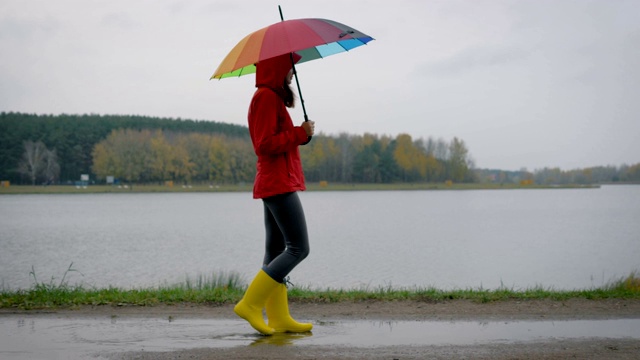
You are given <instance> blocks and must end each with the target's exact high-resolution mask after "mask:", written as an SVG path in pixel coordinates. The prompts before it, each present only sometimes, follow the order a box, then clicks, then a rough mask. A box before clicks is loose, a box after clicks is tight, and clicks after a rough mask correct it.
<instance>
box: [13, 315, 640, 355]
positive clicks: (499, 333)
mask: <svg viewBox="0 0 640 360" xmlns="http://www.w3.org/2000/svg"><path fill="white" fill-rule="evenodd" d="M0 334H1V336H0V358H2V359H27V358H28V359H51V358H83V357H86V358H92V359H96V358H98V359H99V358H100V357H99V356H100V354H103V355H104V354H109V353H114V352H128V351H145V352H154V351H171V350H178V349H194V348H223V347H233V346H249V345H254V346H258V345H294V346H305V345H331V346H351V347H367V348H369V347H374V346H392V345H400V346H410V345H421V346H425V345H477V344H487V343H512V342H528V341H544V340H545V339H583V338H615V339H622V338H625V339H640V319H614V320H577V321H507V322H505V321H499V322H464V321H457V322H443V321H340V322H319V323H316V324H314V328H313V333H312V334H311V333H308V334H280V335H274V336H269V337H264V336H260V335H257V333H255V332H253V330H252V329H251V328H250V327H249V326H248V325H247V324H246V323H245V322H244V321H241V320H211V319H206V320H205V319H179V318H178V319H167V318H164V319H160V318H155V319H154V318H152V319H149V318H145V319H140V318H108V317H105V318H55V317H51V316H31V315H7V316H4V315H3V316H0Z"/></svg>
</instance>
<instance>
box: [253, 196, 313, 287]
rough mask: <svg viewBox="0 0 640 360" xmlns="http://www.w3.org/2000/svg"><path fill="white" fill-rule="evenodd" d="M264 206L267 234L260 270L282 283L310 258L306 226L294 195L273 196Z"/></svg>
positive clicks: (300, 207)
mask: <svg viewBox="0 0 640 360" xmlns="http://www.w3.org/2000/svg"><path fill="white" fill-rule="evenodd" d="M263 202H264V205H265V228H266V231H267V239H266V247H267V249H266V251H265V266H264V267H263V270H264V271H265V272H266V273H267V274H269V276H271V277H272V278H273V279H274V280H276V281H278V282H284V278H285V277H286V276H287V275H288V274H289V273H290V272H291V270H293V268H295V267H296V266H297V265H298V264H299V263H300V262H301V261H302V260H304V259H305V258H306V257H307V255H309V236H308V234H307V222H306V219H305V216H304V211H303V209H302V204H301V203H300V198H299V197H298V194H297V193H295V192H292V193H287V194H282V195H276V196H272V197H269V198H266V199H263ZM283 247H284V248H283Z"/></svg>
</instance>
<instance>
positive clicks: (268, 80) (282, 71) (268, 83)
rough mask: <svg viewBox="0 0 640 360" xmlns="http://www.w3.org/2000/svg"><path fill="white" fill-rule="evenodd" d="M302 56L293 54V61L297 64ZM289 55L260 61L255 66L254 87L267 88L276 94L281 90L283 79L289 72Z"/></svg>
mask: <svg viewBox="0 0 640 360" xmlns="http://www.w3.org/2000/svg"><path fill="white" fill-rule="evenodd" d="M301 58H302V56H300V55H298V54H296V53H293V61H294V62H295V63H297V62H298V61H300V59H301ZM291 68H292V66H291V55H289V54H283V55H280V56H276V57H273V58H270V59H266V60H262V61H260V62H259V63H258V64H257V65H256V87H263V86H264V87H268V88H270V89H273V90H274V91H276V92H279V91H278V90H279V89H281V88H282V85H283V84H284V78H285V77H286V76H287V73H288V72H289V70H291Z"/></svg>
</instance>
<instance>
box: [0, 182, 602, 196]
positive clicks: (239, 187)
mask: <svg viewBox="0 0 640 360" xmlns="http://www.w3.org/2000/svg"><path fill="white" fill-rule="evenodd" d="M252 187H253V184H184V185H173V186H169V185H162V184H120V185H104V184H98V185H95V184H91V185H86V186H79V185H9V186H2V187H0V195H6V194H88V193H202V192H207V193H216V192H250V191H251V190H252ZM599 187H600V185H598V184H592V185H581V184H573V185H537V184H529V185H520V184H512V183H509V184H507V183H505V184H498V183H468V184H447V183H394V184H340V183H329V184H327V183H317V182H313V183H307V191H411V190H507V189H511V190H512V189H521V190H524V189H584V188H589V189H597V188H599Z"/></svg>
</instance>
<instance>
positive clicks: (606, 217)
mask: <svg viewBox="0 0 640 360" xmlns="http://www.w3.org/2000/svg"><path fill="white" fill-rule="evenodd" d="M300 198H301V200H302V203H303V206H304V208H305V212H306V216H307V224H308V228H309V235H310V244H311V253H310V255H309V257H308V258H307V259H306V260H305V261H303V262H302V263H301V264H300V265H299V266H298V267H297V268H296V269H295V270H294V271H293V272H292V273H291V281H292V282H293V283H294V284H296V285H302V286H309V287H311V288H314V289H316V288H321V289H324V288H328V287H330V288H344V289H352V288H368V289H376V288H379V287H393V288H414V287H419V288H426V287H436V288H439V289H467V288H472V289H478V288H485V289H494V288H499V287H507V288H510V289H514V290H518V289H525V288H531V287H536V286H541V287H544V288H551V289H556V290H564V289H566V290H568V289H585V288H592V287H599V286H602V285H604V284H607V283H608V282H609V281H611V280H613V279H618V278H620V277H626V276H628V275H629V274H630V273H631V272H633V271H636V270H640V235H639V234H640V186H637V185H616V186H602V187H601V188H599V189H531V190H467V191H351V192H350V191H344V192H330V191H327V192H303V193H300ZM262 216H263V214H262V203H261V201H259V200H253V199H252V198H251V194H250V193H244V192H243V193H185V194H177V193H139V194H136V193H133V194H121V193H120V194H59V195H58V194H56V195H3V196H0V288H5V289H21V288H29V287H31V286H32V285H33V284H34V277H33V275H30V273H31V272H32V269H33V270H34V272H35V276H36V278H37V281H38V282H46V283H49V282H53V283H54V284H57V283H59V282H60V281H61V280H62V276H63V275H64V273H65V270H67V268H68V267H69V265H70V264H71V263H73V269H75V270H77V271H73V272H69V273H68V274H67V276H66V279H65V280H67V281H68V282H69V284H82V285H84V286H86V287H92V286H95V287H108V286H116V287H123V288H140V287H152V286H159V285H165V284H169V285H170V284H175V283H180V282H183V281H184V280H185V279H186V278H187V277H191V278H195V277H197V276H198V275H210V274H212V273H221V272H226V273H229V272H236V273H239V274H240V275H241V276H242V278H243V280H244V281H249V280H250V279H251V278H252V277H253V275H254V274H255V273H256V272H257V271H258V269H259V268H260V265H261V263H262V256H263V247H264V228H263V219H262Z"/></svg>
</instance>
